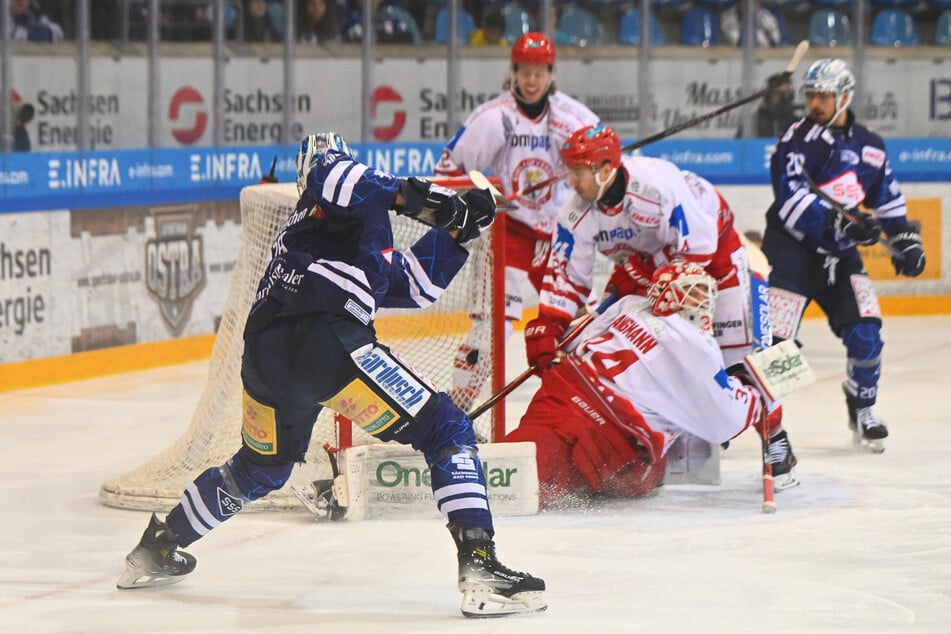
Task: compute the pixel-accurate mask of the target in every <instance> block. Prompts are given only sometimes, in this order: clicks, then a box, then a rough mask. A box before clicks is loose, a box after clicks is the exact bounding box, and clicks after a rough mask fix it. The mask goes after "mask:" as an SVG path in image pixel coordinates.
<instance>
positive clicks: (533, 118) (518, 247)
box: [435, 33, 599, 408]
mask: <svg viewBox="0 0 951 634" xmlns="http://www.w3.org/2000/svg"><path fill="white" fill-rule="evenodd" d="M554 66H555V47H554V45H553V44H552V43H551V40H549V39H548V37H546V36H545V34H544V33H526V34H525V35H523V36H522V37H521V38H519V40H518V41H517V42H516V43H515V45H514V46H512V55H511V67H510V75H509V76H508V77H507V78H506V80H505V82H504V83H503V92H502V94H500V95H499V96H498V97H496V98H495V99H492V100H491V101H488V102H486V103H484V104H482V105H481V106H479V107H478V108H477V109H476V110H475V111H474V112H473V113H472V114H471V115H470V116H469V118H468V119H466V121H465V123H463V125H462V126H461V127H460V128H459V130H458V131H457V132H456V134H455V136H453V138H452V139H451V140H450V141H449V143H448V144H447V145H446V147H445V149H444V150H443V153H442V157H441V158H440V160H439V163H438V164H437V165H436V170H435V171H436V174H439V175H442V176H464V175H466V174H468V173H469V172H470V171H472V170H478V171H486V170H488V171H489V172H490V173H491V174H492V175H494V176H496V177H498V178H499V179H501V181H502V187H501V189H502V192H503V193H504V194H505V195H506V196H507V197H512V196H513V195H515V194H517V193H519V192H524V191H525V190H526V189H527V188H529V187H531V186H533V185H537V184H540V183H542V182H545V181H550V180H552V179H553V177H556V176H557V175H558V174H562V173H564V171H565V167H564V164H563V163H562V160H561V157H560V155H559V148H560V147H561V145H562V143H564V141H565V139H567V138H568V136H569V135H570V134H571V133H572V132H574V131H575V130H577V129H579V128H581V127H584V126H587V125H593V124H596V123H598V122H599V118H598V116H597V115H595V114H594V113H593V112H591V110H589V109H588V108H587V107H586V106H584V105H583V104H581V103H579V102H578V101H576V100H575V99H572V98H571V97H569V96H568V95H566V94H565V93H563V92H560V91H558V90H556V88H555V83H554V74H553V73H554ZM569 194H570V190H569V189H568V187H567V185H566V183H564V182H563V181H560V182H559V181H557V180H554V181H553V182H552V184H550V185H548V186H545V187H542V188H540V189H538V190H536V191H532V192H530V193H521V194H520V195H518V196H517V197H515V198H514V200H513V202H514V204H515V206H516V208H515V209H513V210H510V211H507V212H506V215H507V217H506V225H505V226H506V234H505V319H506V337H508V336H510V335H511V332H512V322H514V321H517V320H519V319H521V318H522V303H523V295H524V294H525V292H526V290H527V288H526V286H527V284H528V283H529V282H530V283H531V284H532V285H533V286H534V287H535V289H536V290H538V289H540V287H541V283H542V278H543V276H544V271H545V264H546V263H547V261H548V248H549V245H550V243H551V233H552V230H553V229H554V227H555V216H556V215H557V213H558V209H559V207H560V206H561V205H562V203H563V202H564V201H565V200H566V199H567V198H568V195H569ZM483 302H484V300H483V299H482V298H481V296H479V295H477V294H474V295H473V296H472V299H471V301H470V306H469V313H470V316H471V319H472V331H471V333H470V336H469V337H468V339H467V341H466V342H465V343H464V344H463V345H462V346H461V347H460V350H459V354H458V355H457V358H456V361H455V372H454V376H453V388H454V390H453V397H454V399H455V400H456V402H457V403H458V404H459V405H460V406H462V407H463V408H467V407H468V406H470V405H472V404H473V402H474V401H475V399H476V398H477V397H478V395H479V390H480V389H481V387H482V385H483V383H484V382H485V379H486V377H487V376H488V375H487V368H486V366H485V364H484V363H482V364H480V363H479V350H478V347H477V346H478V344H477V342H478V341H479V340H480V338H481V332H482V330H483V329H485V328H488V326H489V322H488V319H489V316H488V315H487V314H486V309H485V306H484V305H483ZM483 360H484V357H483Z"/></svg>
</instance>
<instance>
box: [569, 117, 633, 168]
mask: <svg viewBox="0 0 951 634" xmlns="http://www.w3.org/2000/svg"><path fill="white" fill-rule="evenodd" d="M561 160H562V161H564V163H565V165H566V166H567V167H568V168H569V169H574V168H577V167H590V168H591V169H592V170H598V169H600V168H601V166H602V165H603V164H604V163H605V162H607V163H610V164H611V167H613V168H615V169H617V168H618V166H620V165H621V140H620V139H618V136H617V133H616V132H615V131H614V130H612V129H611V128H607V127H605V126H603V125H598V126H587V127H585V128H581V129H580V130H577V131H576V132H574V133H573V134H572V135H571V136H569V137H568V139H567V140H566V141H565V144H564V145H562V146H561Z"/></svg>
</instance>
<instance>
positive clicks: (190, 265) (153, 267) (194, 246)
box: [145, 207, 206, 336]
mask: <svg viewBox="0 0 951 634" xmlns="http://www.w3.org/2000/svg"><path fill="white" fill-rule="evenodd" d="M152 217H153V218H154V221H155V235H156V237H155V238H150V239H148V240H146V241H145V288H146V291H147V292H148V294H149V295H150V296H151V297H152V299H154V300H155V301H156V302H157V303H158V305H159V311H160V312H161V315H162V320H163V321H164V322H165V324H166V325H167V326H168V328H169V329H170V330H171V331H172V333H173V334H174V335H175V336H178V335H180V334H181V333H182V330H184V328H185V324H186V323H187V322H188V316H189V315H190V314H191V309H192V305H193V304H194V302H195V299H196V298H197V297H198V294H199V293H200V292H201V289H202V288H204V286H205V281H206V280H205V255H204V246H203V242H202V238H201V236H200V235H198V234H196V233H195V229H194V228H193V227H192V224H193V222H194V220H195V213H194V210H193V209H192V208H188V207H174V208H166V209H153V210H152Z"/></svg>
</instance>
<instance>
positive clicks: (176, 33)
mask: <svg viewBox="0 0 951 634" xmlns="http://www.w3.org/2000/svg"><path fill="white" fill-rule="evenodd" d="M211 12H212V6H211V5H208V6H205V5H203V4H202V5H196V4H194V3H190V2H189V3H182V4H179V3H174V2H171V3H162V8H161V17H160V20H161V32H162V33H161V35H162V40H164V41H167V42H201V41H208V40H210V39H211Z"/></svg>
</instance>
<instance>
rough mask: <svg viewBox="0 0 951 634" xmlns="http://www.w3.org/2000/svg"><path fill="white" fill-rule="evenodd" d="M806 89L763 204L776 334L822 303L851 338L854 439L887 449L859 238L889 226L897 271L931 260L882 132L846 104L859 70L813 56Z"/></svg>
mask: <svg viewBox="0 0 951 634" xmlns="http://www.w3.org/2000/svg"><path fill="white" fill-rule="evenodd" d="M802 91H803V93H804V96H805V103H806V112H807V114H806V116H805V118H803V119H802V120H800V121H797V122H795V123H793V124H792V125H791V126H790V127H789V129H787V130H786V132H785V133H784V134H783V136H782V137H781V138H780V139H779V143H778V145H777V146H776V153H775V154H774V155H773V157H772V161H771V164H770V174H771V177H772V183H773V194H774V196H775V200H774V202H773V204H772V205H771V206H770V208H769V210H768V211H767V213H766V231H765V233H764V235H763V252H764V253H765V254H766V257H767V258H768V259H769V263H770V265H771V267H772V270H771V272H770V275H769V286H770V289H769V293H770V297H769V309H770V321H771V323H772V328H773V337H774V338H777V339H774V340H782V339H791V338H794V337H795V336H796V333H797V331H798V329H799V325H800V322H801V320H802V315H803V311H804V310H805V309H806V306H807V305H808V304H809V302H810V301H813V300H814V301H815V302H816V303H817V304H818V305H819V306H820V307H821V308H822V310H823V311H824V312H825V314H826V317H827V318H828V320H829V325H830V326H831V328H832V331H833V332H834V333H835V335H836V336H837V337H839V338H840V339H841V340H842V343H843V344H844V345H845V348H846V355H847V367H846V371H847V379H846V381H845V382H844V383H843V385H842V388H843V390H844V392H845V399H846V404H847V406H848V411H849V426H850V427H851V428H852V430H853V433H854V440H855V443H856V444H857V445H860V446H864V447H867V448H869V449H871V450H872V451H874V452H876V453H880V452H882V451H884V444H883V440H884V439H885V438H886V437H887V436H888V429H887V428H886V426H885V423H884V422H883V421H882V420H881V419H880V418H879V417H878V416H877V415H876V414H875V413H874V412H873V411H872V406H873V405H874V404H875V399H876V396H877V394H878V381H879V374H880V372H881V354H882V345H883V344H882V339H881V335H880V332H879V331H880V329H881V325H882V315H881V311H880V310H879V306H878V298H877V297H876V295H875V290H874V289H873V288H872V282H871V280H870V279H869V277H868V273H867V272H866V271H865V266H864V264H863V263H862V258H861V256H860V255H859V252H858V250H857V248H856V245H859V244H861V245H870V244H875V243H876V242H878V241H879V240H882V239H883V237H882V232H883V231H884V232H885V234H886V235H887V245H888V247H889V249H890V250H891V252H892V264H893V265H894V267H895V271H896V273H898V274H900V275H906V276H909V277H916V276H918V275H920V274H921V272H922V271H923V270H924V268H925V255H924V251H923V250H922V246H921V234H920V230H919V228H918V227H917V226H916V225H914V224H912V223H910V222H909V221H908V218H907V217H906V210H905V197H904V196H903V195H902V193H901V189H900V188H899V186H898V181H897V180H896V179H895V177H894V175H893V174H892V170H891V167H890V166H889V164H888V156H887V155H886V152H885V145H884V143H883V142H882V139H881V137H879V136H878V135H877V134H874V133H873V132H870V131H869V130H868V129H867V128H865V127H864V126H862V125H859V124H858V123H856V122H855V116H854V114H853V113H852V112H851V111H850V110H849V104H850V103H851V101H852V97H853V95H854V92H855V77H854V76H853V74H852V71H851V70H850V69H849V67H848V65H847V64H846V63H845V62H844V61H842V60H840V59H821V60H819V61H817V62H815V63H814V64H813V65H812V66H811V67H810V68H809V70H808V71H806V75H805V78H804V79H803V83H802ZM860 205H861V206H863V207H865V208H866V209H869V210H871V213H866V212H863V211H860V210H859V206H860Z"/></svg>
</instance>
